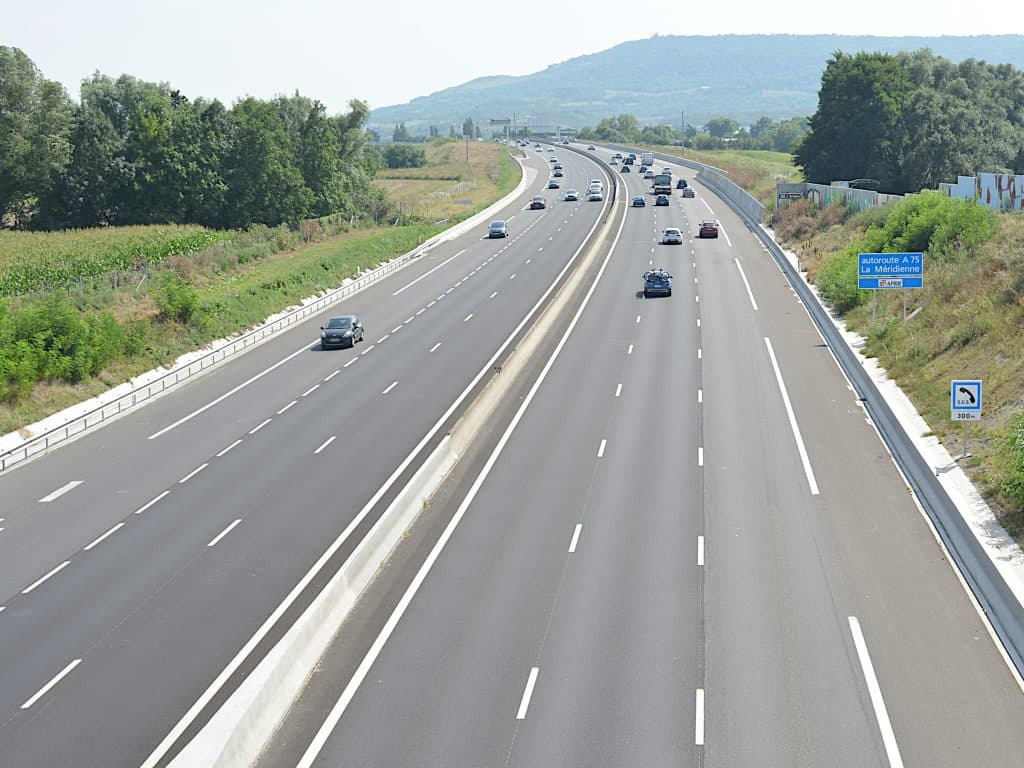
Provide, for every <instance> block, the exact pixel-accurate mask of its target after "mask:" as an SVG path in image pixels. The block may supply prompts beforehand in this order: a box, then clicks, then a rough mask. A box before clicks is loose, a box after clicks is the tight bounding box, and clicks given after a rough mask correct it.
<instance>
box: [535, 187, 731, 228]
mask: <svg viewBox="0 0 1024 768" xmlns="http://www.w3.org/2000/svg"><path fill="white" fill-rule="evenodd" d="M547 207H548V201H547V200H545V199H544V198H543V197H541V196H540V195H536V196H534V197H531V198H530V210H531V211H533V210H536V209H537V208H547ZM717 236H718V230H717V229H716V230H715V237H717Z"/></svg>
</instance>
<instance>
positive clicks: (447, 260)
mask: <svg viewBox="0 0 1024 768" xmlns="http://www.w3.org/2000/svg"><path fill="white" fill-rule="evenodd" d="M465 252H466V250H465V249H463V250H461V251H459V252H458V253H456V254H455V255H454V256H451V257H449V258H447V259H445V260H444V261H442V262H441V263H440V264H438V265H437V266H436V267H434V268H433V269H432V270H430V271H429V272H424V273H423V274H422V275H420V276H419V277H417V278H416V279H415V280H413V281H412V282H411V283H409V284H407V285H403V286H402V287H401V288H399V289H398V290H397V291H395V292H394V293H392V294H391V295H392V296H397V295H398V294H400V293H401V292H402V291H404V290H405V289H406V288H410V287H412V286H414V285H416V283H418V282H419V281H420V280H422V279H423V278H425V277H427V276H429V275H432V274H433V273H434V272H436V271H437V270H439V269H440V268H441V267H443V266H444V265H445V264H447V263H448V262H449V261H452V260H453V259H457V258H458V257H459V256H461V255H462V254H464V253H465Z"/></svg>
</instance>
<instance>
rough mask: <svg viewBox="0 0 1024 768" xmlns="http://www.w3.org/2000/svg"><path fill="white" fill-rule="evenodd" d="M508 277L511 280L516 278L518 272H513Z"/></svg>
mask: <svg viewBox="0 0 1024 768" xmlns="http://www.w3.org/2000/svg"><path fill="white" fill-rule="evenodd" d="M508 279H509V280H515V279H516V273H515V272H513V273H512V274H511V275H509V277H508Z"/></svg>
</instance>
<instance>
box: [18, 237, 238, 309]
mask: <svg viewBox="0 0 1024 768" xmlns="http://www.w3.org/2000/svg"><path fill="white" fill-rule="evenodd" d="M233 234H234V233H232V232H217V231H214V230H211V229H206V228H204V227H199V226H192V225H184V226H182V225H175V224H167V225H158V226H137V227H97V228H95V229H77V230H65V231H63V232H0V296H17V295H20V294H26V293H34V292H38V291H44V290H52V289H61V288H68V287H71V286H73V285H75V284H76V283H78V282H79V281H81V280H87V279H94V278H98V277H103V276H104V275H107V274H110V273H111V272H118V271H129V270H135V269H139V268H140V267H146V266H150V265H155V264H160V263H162V262H164V261H166V260H167V259H168V258H170V257H171V256H174V255H177V254H188V253H192V252H195V251H199V250H202V249H203V248H206V247H207V246H209V245H212V244H213V243H216V242H218V241H220V240H225V239H227V238H230V237H232V236H233Z"/></svg>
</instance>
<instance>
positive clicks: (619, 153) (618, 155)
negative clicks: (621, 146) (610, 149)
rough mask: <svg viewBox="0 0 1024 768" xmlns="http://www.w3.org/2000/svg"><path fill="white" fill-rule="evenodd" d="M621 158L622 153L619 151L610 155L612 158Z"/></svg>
mask: <svg viewBox="0 0 1024 768" xmlns="http://www.w3.org/2000/svg"><path fill="white" fill-rule="evenodd" d="M621 159H622V153H621V152H616V153H615V154H614V155H612V160H621Z"/></svg>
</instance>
